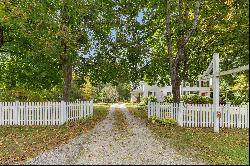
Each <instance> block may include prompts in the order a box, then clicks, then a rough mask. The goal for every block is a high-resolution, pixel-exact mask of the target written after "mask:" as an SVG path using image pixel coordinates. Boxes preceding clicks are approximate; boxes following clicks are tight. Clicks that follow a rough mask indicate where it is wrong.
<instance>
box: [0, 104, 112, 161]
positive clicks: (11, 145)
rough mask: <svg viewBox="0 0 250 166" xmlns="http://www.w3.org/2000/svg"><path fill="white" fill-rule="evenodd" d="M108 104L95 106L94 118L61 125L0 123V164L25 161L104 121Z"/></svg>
mask: <svg viewBox="0 0 250 166" xmlns="http://www.w3.org/2000/svg"><path fill="white" fill-rule="evenodd" d="M108 108H109V106H94V114H93V117H91V118H88V119H80V120H78V121H74V122H73V121H72V122H67V123H65V124H63V125H61V126H0V164H1V165H4V164H11V163H13V162H16V161H25V160H27V159H31V158H33V157H35V156H37V155H38V154H40V153H42V152H44V151H46V150H50V149H53V148H54V147H56V146H59V145H60V144H63V143H67V142H68V141H69V140H71V139H73V138H75V137H76V136H78V135H80V134H82V133H86V132H88V131H89V130H91V129H92V128H94V127H95V125H96V124H97V122H99V121H101V120H103V119H104V118H105V117H106V116H107V113H108Z"/></svg>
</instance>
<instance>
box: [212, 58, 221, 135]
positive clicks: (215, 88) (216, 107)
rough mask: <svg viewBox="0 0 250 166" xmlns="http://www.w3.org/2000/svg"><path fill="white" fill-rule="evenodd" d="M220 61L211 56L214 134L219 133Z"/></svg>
mask: <svg viewBox="0 0 250 166" xmlns="http://www.w3.org/2000/svg"><path fill="white" fill-rule="evenodd" d="M219 63H220V59H219V54H218V53H215V54H214V55H213V109H214V132H216V133H219V128H220V126H219V117H218V116H217V113H220V109H219V108H220V106H219V100H220V99H219V93H220V91H219V72H220V67H219Z"/></svg>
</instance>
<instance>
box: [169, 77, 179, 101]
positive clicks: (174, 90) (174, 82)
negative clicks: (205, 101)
mask: <svg viewBox="0 0 250 166" xmlns="http://www.w3.org/2000/svg"><path fill="white" fill-rule="evenodd" d="M171 82H172V94H173V102H174V103H179V102H180V98H181V96H180V85H181V81H180V77H179V76H178V75H177V74H176V75H174V76H173V78H171Z"/></svg>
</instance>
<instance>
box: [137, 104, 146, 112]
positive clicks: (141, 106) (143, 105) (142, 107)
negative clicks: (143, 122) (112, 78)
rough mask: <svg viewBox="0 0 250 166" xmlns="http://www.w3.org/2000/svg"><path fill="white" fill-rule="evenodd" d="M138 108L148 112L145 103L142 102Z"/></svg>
mask: <svg viewBox="0 0 250 166" xmlns="http://www.w3.org/2000/svg"><path fill="white" fill-rule="evenodd" d="M137 108H138V110H141V111H146V110H147V105H146V104H145V103H144V102H141V103H139V104H138V106H137Z"/></svg>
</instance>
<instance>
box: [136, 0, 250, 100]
mask: <svg viewBox="0 0 250 166" xmlns="http://www.w3.org/2000/svg"><path fill="white" fill-rule="evenodd" d="M143 2H144V3H143V5H142V9H141V10H142V12H143V14H144V16H143V22H142V24H143V25H144V26H142V27H145V28H144V29H142V31H143V33H144V34H146V35H145V37H144V41H145V43H147V45H148V46H149V49H148V50H150V51H149V52H150V54H151V55H150V56H149V58H150V63H149V65H147V66H146V69H147V70H145V71H146V72H145V78H146V80H147V81H148V80H149V82H152V83H153V82H154V83H160V84H169V83H171V84H172V88H173V94H174V101H175V102H179V99H180V94H179V86H180V83H181V81H182V80H184V81H188V82H196V81H197V76H198V75H199V74H202V72H203V71H204V70H205V69H206V68H207V65H208V64H209V63H210V61H211V59H212V55H213V53H215V52H218V53H220V55H221V56H220V57H221V64H222V65H221V67H222V70H225V69H227V68H228V67H230V66H231V67H232V66H234V67H237V66H239V65H241V64H246V63H247V62H248V60H249V57H248V56H247V55H248V49H247V47H248V36H249V34H248V28H247V25H248V20H247V18H248V15H249V14H248V9H249V5H248V3H249V2H246V1H233V0H230V1H209V2H208V1H200V0H191V1H185V0H179V1H171V0H162V1H143ZM243 13H244V14H243ZM236 20H239V21H236ZM238 43H241V44H238ZM239 52H240V54H239ZM164 59H165V62H168V64H167V63H164V62H162V61H164ZM243 61H244V62H243ZM156 62H157V65H155V64H156ZM158 62H160V63H158ZM153 65H154V66H153ZM169 78H170V81H168V80H169ZM231 81H232V79H231Z"/></svg>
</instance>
